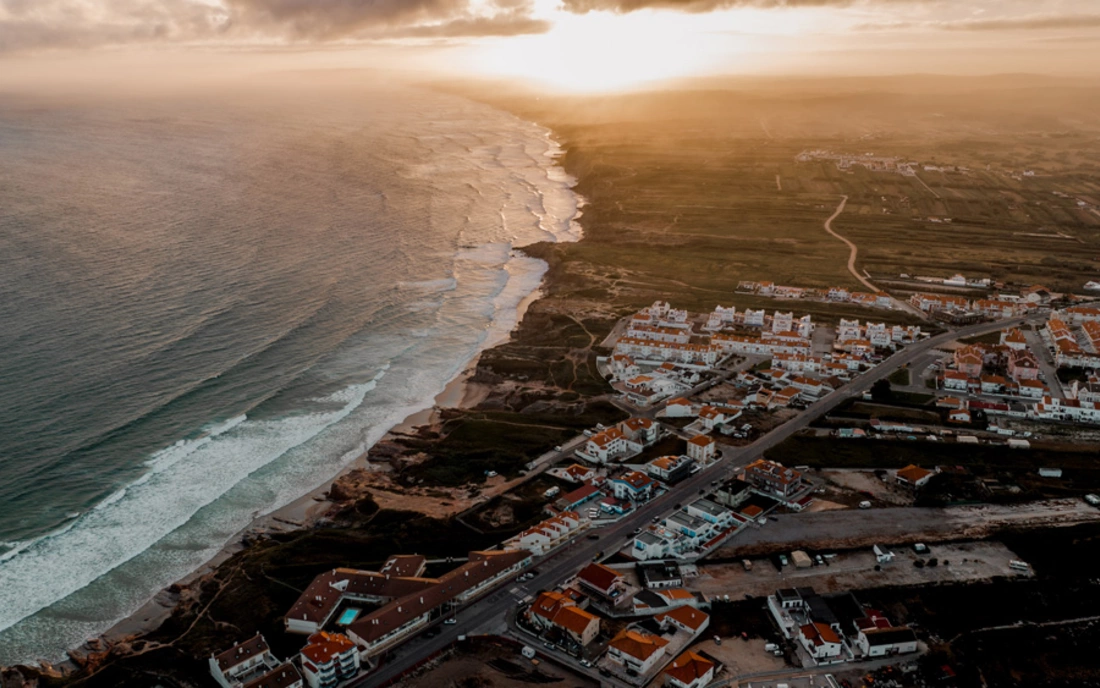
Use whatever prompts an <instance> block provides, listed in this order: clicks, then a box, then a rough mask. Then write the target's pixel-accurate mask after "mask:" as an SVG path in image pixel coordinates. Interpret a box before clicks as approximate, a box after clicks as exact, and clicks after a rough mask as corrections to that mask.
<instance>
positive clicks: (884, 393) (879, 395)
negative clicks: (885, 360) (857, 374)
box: [871, 379, 894, 401]
mask: <svg viewBox="0 0 1100 688" xmlns="http://www.w3.org/2000/svg"><path fill="white" fill-rule="evenodd" d="M871 398H872V399H873V400H875V401H890V400H892V399H893V398H894V390H893V389H892V388H891V386H890V381H889V380H885V379H883V380H879V381H878V382H876V383H875V384H873V385H871Z"/></svg>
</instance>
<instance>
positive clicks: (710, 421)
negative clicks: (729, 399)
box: [699, 406, 741, 431]
mask: <svg viewBox="0 0 1100 688" xmlns="http://www.w3.org/2000/svg"><path fill="white" fill-rule="evenodd" d="M740 415H741V410H740V409H731V408H726V407H723V406H704V407H703V408H701V409H699V420H700V421H702V423H703V427H704V428H706V429H707V430H708V431H709V430H713V429H714V428H715V427H716V426H718V425H722V424H724V423H729V422H731V421H734V420H737V418H738V417H740Z"/></svg>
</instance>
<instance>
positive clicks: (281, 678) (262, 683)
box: [244, 662, 304, 688]
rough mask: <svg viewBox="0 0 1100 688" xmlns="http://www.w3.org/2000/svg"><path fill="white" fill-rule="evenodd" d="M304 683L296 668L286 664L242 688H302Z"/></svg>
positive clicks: (288, 663)
mask: <svg viewBox="0 0 1100 688" xmlns="http://www.w3.org/2000/svg"><path fill="white" fill-rule="evenodd" d="M303 685H304V682H303V680H302V674H301V673H299V671H298V668H297V667H296V666H294V665H293V664H291V663H290V662H287V663H286V664H282V665H280V666H277V667H275V668H274V669H272V670H271V671H269V672H267V673H266V674H264V675H262V676H259V677H257V678H254V679H252V680H251V681H249V682H248V683H246V684H244V688H302V687H303Z"/></svg>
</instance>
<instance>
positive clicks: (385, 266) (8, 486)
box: [0, 85, 579, 664]
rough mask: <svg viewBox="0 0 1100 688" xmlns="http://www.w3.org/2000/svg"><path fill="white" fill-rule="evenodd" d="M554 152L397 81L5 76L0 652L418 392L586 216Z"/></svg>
mask: <svg viewBox="0 0 1100 688" xmlns="http://www.w3.org/2000/svg"><path fill="white" fill-rule="evenodd" d="M560 153H561V151H560V149H559V148H558V147H557V145H556V144H555V143H554V141H553V140H552V139H551V138H550V136H549V132H548V131H546V130H545V129H542V128H540V127H538V126H536V125H534V124H531V123H529V122H524V121H522V120H519V119H517V118H516V117H514V116H512V115H510V114H507V113H504V112H500V111H498V110H495V109H492V108H490V107H487V106H484V105H481V104H477V103H473V102H469V101H466V100H463V99H461V98H458V97H454V96H449V95H443V94H440V93H435V92H431V91H427V90H420V89H415V88H410V87H402V86H396V85H385V86H362V85H356V86H355V87H354V88H349V89H346V91H341V90H340V89H322V88H318V89H308V88H306V89H302V90H301V92H296V93H294V94H292V95H284V94H282V93H280V92H279V91H278V90H272V91H265V90H263V89H257V90H255V91H254V92H248V93H241V94H238V95H237V96H236V97H219V98H214V97H210V98H204V97H200V96H198V95H194V96H176V97H167V96H166V97H163V98H160V99H138V98H125V97H118V98H101V99H97V98H94V97H82V98H74V99H69V100H66V99H61V98H53V99H42V98H38V99H31V98H27V97H18V96H10V97H9V96H5V97H3V98H0V161H2V164H0V352H2V353H3V355H2V356H0V664H10V663H15V662H20V661H32V660H37V659H40V658H43V659H47V660H50V661H56V660H58V659H61V658H63V656H64V652H65V650H66V649H68V648H70V647H73V646H75V645H78V644H80V643H81V642H83V641H84V640H85V639H87V638H89V637H93V636H95V635H97V634H99V633H101V632H102V631H104V630H106V629H107V628H108V627H110V626H111V625H112V624H113V623H114V622H115V621H117V620H118V619H120V618H123V617H125V616H126V615H127V614H129V613H130V612H132V611H134V610H135V609H137V608H138V607H140V606H141V605H142V604H143V603H144V602H146V601H147V600H148V599H150V598H151V597H152V596H153V595H154V594H155V593H156V592H157V591H158V590H160V589H162V588H164V587H165V586H167V585H169V584H171V583H172V582H174V581H176V580H178V579H180V578H181V577H183V576H185V575H186V574H188V573H189V572H190V571H192V570H194V569H195V568H196V567H198V566H200V565H202V563H203V562H205V561H207V560H208V559H210V558H211V557H212V556H214V555H215V554H216V553H217V552H218V550H220V548H221V547H223V546H224V545H225V543H226V542H227V541H229V540H230V539H231V538H232V537H233V536H234V534H235V533H237V532H238V531H240V530H241V529H242V528H244V527H246V526H247V525H248V524H249V523H250V522H251V521H252V520H253V518H255V517H256V516H258V515H262V514H264V513H267V512H270V511H272V510H274V509H276V508H278V507H280V506H282V505H283V504H286V503H288V502H290V501H293V500H294V499H296V498H298V497H299V496H301V495H303V494H305V493H307V492H309V491H310V490H312V489H314V488H315V487H317V486H318V485H321V484H323V483H324V482H326V481H327V480H328V479H330V478H331V477H332V476H333V475H335V474H336V473H337V472H338V471H339V470H340V469H341V467H343V466H345V465H346V464H347V463H348V462H350V461H351V460H353V459H354V458H356V457H358V456H359V455H361V454H362V453H363V452H364V451H365V450H366V449H368V448H369V447H370V446H371V445H372V444H373V443H374V442H376V441H378V439H379V438H381V436H382V435H383V434H384V433H385V432H386V431H387V430H388V429H389V428H391V427H392V426H393V425H395V424H397V423H399V422H400V421H401V420H403V419H404V418H405V417H406V416H408V415H409V414H410V413H413V412H415V411H418V410H422V409H424V408H428V407H430V406H431V405H432V403H433V399H434V397H435V396H436V395H437V394H438V393H439V392H440V391H442V390H443V388H444V387H445V385H446V384H447V382H448V381H450V380H451V379H453V378H454V377H455V376H456V375H457V374H459V373H460V372H461V371H462V370H463V368H464V367H465V365H466V364H467V363H468V362H469V361H470V360H471V359H472V358H473V357H474V356H475V355H476V353H477V352H478V351H479V350H480V349H481V348H482V347H483V346H484V344H485V343H486V342H487V341H489V340H490V339H491V338H494V337H499V336H501V335H502V334H506V333H507V332H509V331H510V330H511V329H512V327H513V326H514V325H515V321H516V308H517V305H518V304H519V302H520V301H521V300H522V299H523V298H524V297H525V296H527V295H529V294H530V293H531V292H532V291H533V290H535V289H536V288H537V286H538V284H539V282H540V280H541V277H542V275H543V273H544V270H545V265H544V264H543V263H542V262H541V261H537V260H534V259H531V258H527V257H525V256H523V255H522V253H519V252H516V251H514V248H515V247H517V246H523V245H525V244H529V243H533V242H536V241H569V240H575V239H577V238H578V235H579V227H578V225H577V224H576V222H575V220H576V217H577V216H578V205H579V200H578V198H577V197H576V196H575V195H574V194H573V192H572V191H571V186H572V184H573V180H571V179H570V178H569V177H568V175H566V174H565V172H564V171H563V170H562V169H561V168H560V167H559V166H558V165H557V163H556V158H557V156H558V155H560Z"/></svg>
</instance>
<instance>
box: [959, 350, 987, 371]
mask: <svg viewBox="0 0 1100 688" xmlns="http://www.w3.org/2000/svg"><path fill="white" fill-rule="evenodd" d="M984 353H985V352H984V350H983V349H982V348H981V347H979V346H975V345H970V346H963V347H960V348H958V349H956V350H955V356H954V357H955V369H956V370H958V371H959V372H960V373H963V374H964V375H966V376H967V377H978V376H980V375H981V374H982V365H983V363H984V362H985V356H984Z"/></svg>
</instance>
